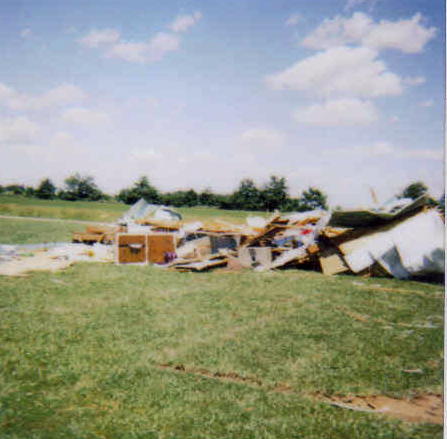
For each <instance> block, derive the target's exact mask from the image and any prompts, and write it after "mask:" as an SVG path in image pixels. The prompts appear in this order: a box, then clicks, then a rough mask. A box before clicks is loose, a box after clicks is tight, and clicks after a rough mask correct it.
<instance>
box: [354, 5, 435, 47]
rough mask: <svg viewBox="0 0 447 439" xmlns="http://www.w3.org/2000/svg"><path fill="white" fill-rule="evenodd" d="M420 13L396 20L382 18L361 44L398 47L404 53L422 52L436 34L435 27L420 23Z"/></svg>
mask: <svg viewBox="0 0 447 439" xmlns="http://www.w3.org/2000/svg"><path fill="white" fill-rule="evenodd" d="M421 20H422V16H421V14H415V15H414V16H413V17H412V18H411V19H409V20H400V21H396V22H392V21H386V20H382V21H381V22H380V23H378V24H377V25H376V26H374V28H373V29H372V30H371V32H370V33H369V34H368V35H367V36H366V37H365V38H364V39H363V44H364V45H366V46H369V47H375V48H377V49H398V50H401V51H402V52H404V53H419V52H422V50H423V49H424V46H425V45H426V44H427V43H428V41H430V40H431V39H432V38H433V37H434V36H435V34H436V28H434V27H430V28H426V27H424V26H423V25H421V23H420V22H421Z"/></svg>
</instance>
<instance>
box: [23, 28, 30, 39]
mask: <svg viewBox="0 0 447 439" xmlns="http://www.w3.org/2000/svg"><path fill="white" fill-rule="evenodd" d="M31 34H32V32H31V29H30V28H29V27H27V28H26V29H22V31H21V32H20V36H21V37H22V38H27V37H29V36H31Z"/></svg>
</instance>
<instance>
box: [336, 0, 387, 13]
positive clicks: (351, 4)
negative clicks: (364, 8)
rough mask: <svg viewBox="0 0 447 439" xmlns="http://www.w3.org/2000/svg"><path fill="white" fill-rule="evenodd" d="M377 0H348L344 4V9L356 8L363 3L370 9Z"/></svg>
mask: <svg viewBox="0 0 447 439" xmlns="http://www.w3.org/2000/svg"><path fill="white" fill-rule="evenodd" d="M378 1H379V0H348V1H347V2H346V4H345V8H344V9H345V11H349V10H350V9H353V8H356V7H357V6H361V5H363V4H369V9H370V10H372V9H373V8H374V6H375V5H376V3H377V2H378Z"/></svg>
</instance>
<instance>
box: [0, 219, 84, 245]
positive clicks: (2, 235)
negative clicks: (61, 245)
mask: <svg viewBox="0 0 447 439" xmlns="http://www.w3.org/2000/svg"><path fill="white" fill-rule="evenodd" d="M85 226H86V225H85V224H76V223H73V222H70V221H61V222H57V221H34V220H30V219H27V218H21V219H4V218H0V244H39V243H43V242H70V241H71V235H72V233H73V232H78V231H83V230H85Z"/></svg>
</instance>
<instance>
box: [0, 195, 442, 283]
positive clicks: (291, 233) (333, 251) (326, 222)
mask: <svg viewBox="0 0 447 439" xmlns="http://www.w3.org/2000/svg"><path fill="white" fill-rule="evenodd" d="M72 240H73V243H77V244H68V245H67V244H64V243H62V244H60V245H57V246H54V248H52V249H51V250H47V251H46V254H45V255H44V256H45V258H47V259H48V260H51V261H56V260H58V261H66V262H67V263H72V262H76V261H104V262H113V261H114V262H116V263H118V264H149V263H150V264H157V265H158V266H160V267H164V268H169V269H172V270H176V271H182V272H184V271H193V272H200V271H206V270H210V269H214V268H223V269H226V270H241V269H253V270H255V271H265V270H272V269H280V268H281V269H287V268H299V269H307V270H315V271H321V272H323V274H326V275H334V274H340V273H351V274H358V275H377V276H392V277H395V278H398V279H409V278H423V277H428V276H434V275H435V276H437V275H438V276H439V275H443V273H444V254H445V251H444V219H443V217H442V216H441V214H440V213H439V212H438V211H437V210H436V209H435V208H433V207H431V206H430V202H429V199H428V198H426V197H425V196H422V197H420V198H418V199H416V200H411V199H410V200H409V199H395V200H391V201H390V202H388V203H386V204H385V205H383V206H380V207H378V208H375V209H363V210H353V211H347V210H344V211H333V212H328V211H325V210H313V211H308V212H302V213H292V214H287V215H281V214H279V213H274V214H273V215H272V216H271V217H270V218H268V219H265V218H263V217H254V216H253V217H248V218H247V220H246V224H243V225H238V224H231V223H229V222H227V221H222V220H212V221H203V222H202V221H195V222H185V221H183V220H182V217H181V216H180V215H179V214H177V213H176V212H174V211H173V210H172V209H170V208H168V207H165V206H155V205H151V204H148V203H146V202H145V201H144V200H140V201H138V202H137V203H136V204H135V205H134V206H132V207H131V209H130V210H129V211H128V212H127V213H126V214H125V215H124V216H123V217H122V218H121V219H120V220H119V221H118V224H116V225H107V226H94V227H93V226H89V227H87V229H86V231H85V232H82V233H81V232H79V233H74V234H73V237H72ZM86 244H89V245H86ZM111 244H112V245H111ZM45 258H44V257H43V256H41V259H42V261H43V259H45ZM18 259H20V258H19V257H18V256H17V255H15V253H14V251H13V248H11V247H10V246H3V251H0V263H1V266H2V268H3V270H0V274H1V272H2V271H5V270H6V271H8V270H9V268H8V267H9V265H10V266H11V267H12V269H14V270H15V268H14V267H15V265H17V263H18ZM21 259H22V260H23V257H22V258H21ZM30 262H31V260H30V259H28V260H27V264H24V265H26V266H30V265H32V264H30ZM5 264H6V265H5ZM8 264H9V265H8ZM11 264H12V265H11ZM42 264H43V266H45V263H44V262H42ZM35 265H36V266H39V267H40V266H41V264H40V262H39V263H37V259H36V264H35ZM50 265H51V264H50ZM62 265H64V264H62ZM65 265H66V264H65ZM7 268H8V269H7Z"/></svg>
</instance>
